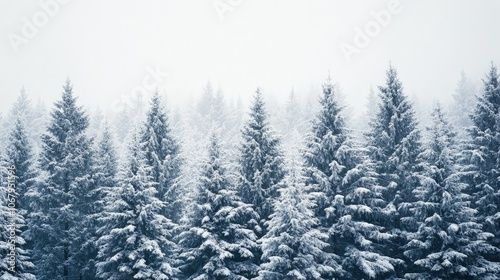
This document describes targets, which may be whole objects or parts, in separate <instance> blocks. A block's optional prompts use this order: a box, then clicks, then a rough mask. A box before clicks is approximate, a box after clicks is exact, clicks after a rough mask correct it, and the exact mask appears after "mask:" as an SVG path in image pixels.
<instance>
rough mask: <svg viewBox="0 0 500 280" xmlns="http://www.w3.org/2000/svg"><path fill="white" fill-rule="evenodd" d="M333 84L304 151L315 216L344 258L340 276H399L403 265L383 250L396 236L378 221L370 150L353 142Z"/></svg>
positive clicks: (328, 87)
mask: <svg viewBox="0 0 500 280" xmlns="http://www.w3.org/2000/svg"><path fill="white" fill-rule="evenodd" d="M335 95H336V91H335V87H334V86H333V85H332V83H331V81H330V79H328V81H327V82H326V83H325V84H324V85H323V96H322V98H321V100H320V105H321V109H320V111H319V113H318V114H317V117H316V119H315V120H314V123H313V130H312V133H311V135H310V136H309V138H308V141H307V144H306V145H307V149H306V150H305V152H304V158H305V163H306V169H305V175H306V178H307V184H308V187H309V192H311V193H312V194H313V195H314V197H315V201H316V203H317V206H316V207H315V216H316V217H317V218H319V220H320V222H321V223H320V225H321V228H322V230H323V231H324V232H328V233H329V234H330V236H329V247H330V249H329V250H330V251H332V252H334V253H335V254H337V256H338V257H341V258H342V260H343V261H342V265H343V269H339V270H338V271H336V275H338V276H343V277H351V278H358V277H359V278H362V277H366V276H368V277H381V276H383V275H387V273H390V272H392V271H394V266H393V264H396V263H399V262H400V260H396V259H392V258H390V257H387V256H384V255H383V254H382V253H381V252H380V250H379V249H378V248H379V246H380V244H381V242H382V241H384V240H387V239H388V237H390V236H389V235H387V234H382V233H383V232H384V228H383V227H381V226H379V225H377V224H376V223H375V224H374V222H376V221H377V219H379V218H381V216H382V215H381V210H380V207H381V204H383V201H382V200H381V195H380V192H378V191H377V189H376V185H375V178H374V177H375V174H373V172H371V171H370V169H371V165H370V163H369V162H368V161H366V159H364V156H363V153H364V151H363V150H362V149H360V148H359V147H357V145H356V144H355V143H354V142H353V141H352V140H351V139H350V138H351V136H350V135H349V133H350V132H349V131H348V129H347V128H346V124H345V121H344V118H343V116H342V107H341V106H340V105H339V104H338V98H336V97H335Z"/></svg>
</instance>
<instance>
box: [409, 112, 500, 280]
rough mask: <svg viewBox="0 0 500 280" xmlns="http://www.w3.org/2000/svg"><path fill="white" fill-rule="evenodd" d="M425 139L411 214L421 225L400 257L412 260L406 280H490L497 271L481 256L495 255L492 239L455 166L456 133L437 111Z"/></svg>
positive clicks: (495, 264) (496, 250) (495, 250)
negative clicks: (421, 171)
mask: <svg viewBox="0 0 500 280" xmlns="http://www.w3.org/2000/svg"><path fill="white" fill-rule="evenodd" d="M431 116H432V126H431V127H428V128H427V129H428V131H429V134H430V139H429V141H428V143H427V145H426V148H425V150H424V152H423V153H422V154H421V155H420V157H421V158H423V159H424V160H425V175H426V179H425V180H421V185H420V186H419V187H417V188H416V189H415V190H414V193H415V194H416V197H417V198H418V200H417V201H416V202H415V203H414V206H413V207H414V214H415V215H418V216H420V217H421V219H422V220H423V223H421V224H420V225H419V228H418V230H417V231H416V232H414V233H412V234H410V235H409V240H408V243H407V244H406V245H405V246H404V254H405V256H407V257H408V258H409V259H410V260H411V262H412V263H411V265H409V267H408V269H407V271H408V272H407V273H406V274H405V278H406V279H494V277H495V275H498V273H499V270H498V269H499V268H500V266H499V265H498V263H492V262H490V261H488V260H486V259H485V258H484V257H483V256H482V254H484V253H493V252H496V253H498V249H495V248H494V247H492V246H491V245H489V244H488V243H487V240H488V239H489V238H491V234H488V233H485V232H484V231H483V230H482V225H481V224H479V223H477V221H476V219H475V216H476V214H477V212H476V211H475V210H474V209H472V208H471V207H470V204H471V201H470V199H471V197H470V196H469V195H467V194H465V193H464V190H465V188H466V185H465V184H464V183H463V182H462V181H461V180H460V178H461V174H460V171H459V166H458V165H457V154H458V153H457V149H458V146H457V141H456V133H455V132H454V129H453V127H452V126H451V125H450V124H449V122H448V120H447V119H446V116H445V115H444V113H443V111H442V109H441V107H440V106H439V105H438V106H437V107H436V108H435V109H434V111H433V112H432V115H431Z"/></svg>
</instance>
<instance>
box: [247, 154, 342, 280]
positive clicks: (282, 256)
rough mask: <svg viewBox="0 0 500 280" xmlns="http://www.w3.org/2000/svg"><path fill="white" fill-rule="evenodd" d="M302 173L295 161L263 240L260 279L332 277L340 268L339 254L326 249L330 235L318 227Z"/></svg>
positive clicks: (275, 204) (311, 198)
mask: <svg viewBox="0 0 500 280" xmlns="http://www.w3.org/2000/svg"><path fill="white" fill-rule="evenodd" d="M301 173H302V170H301V165H300V164H299V163H298V162H295V163H294V166H293V167H292V170H291V171H289V172H288V175H287V176H286V178H285V180H284V184H283V185H284V186H283V188H281V189H280V190H279V192H280V197H279V199H278V200H276V201H275V203H274V212H273V214H271V216H270V218H271V219H270V220H269V221H268V222H267V223H266V225H267V233H266V235H265V236H264V237H263V238H262V240H261V243H262V251H263V254H262V261H263V263H262V264H261V270H260V272H259V277H258V278H257V279H269V280H271V279H276V280H278V279H290V280H291V279H332V277H333V276H334V275H335V273H337V272H338V271H339V270H340V265H339V264H338V262H337V261H336V260H335V258H336V256H334V255H333V254H331V253H327V252H326V251H325V248H327V247H328V235H327V234H325V233H323V232H321V231H320V230H319V229H318V228H317V224H318V223H319V221H318V219H317V218H315V217H314V212H313V211H312V208H313V207H314V206H315V205H314V201H313V197H312V196H311V195H308V194H307V193H306V192H305V184H304V178H303V177H302V175H301Z"/></svg>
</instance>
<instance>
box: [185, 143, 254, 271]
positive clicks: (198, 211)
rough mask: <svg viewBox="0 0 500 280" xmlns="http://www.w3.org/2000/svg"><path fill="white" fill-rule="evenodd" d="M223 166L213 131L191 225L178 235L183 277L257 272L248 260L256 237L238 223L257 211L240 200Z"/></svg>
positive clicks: (218, 145) (250, 257)
mask: <svg viewBox="0 0 500 280" xmlns="http://www.w3.org/2000/svg"><path fill="white" fill-rule="evenodd" d="M224 165H225V162H224V157H223V156H222V152H221V148H220V144H219V139H218V137H216V135H215V134H213V135H212V137H211V141H210V148H209V159H208V161H207V162H206V164H205V166H204V168H203V172H202V177H201V179H200V183H199V186H198V194H197V199H196V202H195V207H194V209H193V213H191V220H192V222H191V228H190V229H189V230H188V231H186V232H184V233H182V234H181V235H180V240H181V242H180V243H181V245H183V246H184V248H185V249H184V252H183V253H182V254H181V258H182V260H183V261H184V264H183V265H182V266H181V268H182V271H183V272H184V276H185V278H183V279H247V278H246V277H247V276H252V275H256V271H258V267H257V266H256V265H255V264H253V263H252V262H250V261H249V260H251V259H252V257H253V256H254V255H253V252H255V251H256V250H257V247H258V245H257V243H256V238H257V237H256V235H255V234H254V232H253V231H251V230H249V229H247V228H245V227H244V226H243V225H244V223H242V222H245V220H246V219H248V217H252V216H253V218H254V219H256V216H257V214H256V213H255V212H254V210H253V209H252V206H251V205H248V204H244V203H242V202H241V201H240V199H239V197H238V196H237V194H236V192H235V191H234V189H233V186H231V181H230V178H229V174H227V171H226V168H225V166H224Z"/></svg>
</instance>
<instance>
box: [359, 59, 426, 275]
mask: <svg viewBox="0 0 500 280" xmlns="http://www.w3.org/2000/svg"><path fill="white" fill-rule="evenodd" d="M379 90H380V99H381V103H380V105H379V110H378V113H377V115H376V116H375V118H374V119H373V120H372V123H371V127H372V129H371V131H370V132H369V133H368V134H367V140H368V148H369V157H370V160H371V161H372V162H373V166H374V170H375V172H377V173H378V175H377V180H378V185H380V186H382V187H383V189H382V190H381V192H382V195H383V199H384V201H385V202H386V206H385V207H384V209H383V211H384V214H385V217H384V219H382V220H381V223H380V225H381V226H383V227H385V228H386V229H387V230H389V231H390V233H391V234H393V236H394V237H395V238H393V239H392V241H391V242H388V243H387V244H386V245H385V246H386V247H385V248H384V254H385V255H387V256H390V257H393V258H397V259H404V256H403V255H402V250H400V247H401V246H402V245H404V243H405V240H406V234H407V232H408V231H413V230H415V228H416V227H418V221H417V220H416V217H415V216H414V215H413V214H412V212H411V209H410V208H411V205H412V202H414V200H415V198H414V195H413V192H412V191H413V189H414V188H415V187H416V186H417V185H418V181H419V178H420V176H419V173H418V172H417V171H418V170H417V167H418V163H419V159H418V155H419V154H420V153H421V143H420V142H421V138H420V131H419V129H418V128H417V124H418V123H417V120H416V117H415V112H414V110H413V108H412V104H411V102H410V101H409V100H408V97H407V96H406V95H405V94H404V93H403V86H402V84H401V82H400V81H399V78H398V75H397V71H396V69H395V68H393V67H392V66H390V67H389V70H388V71H387V78H386V84H385V85H384V86H380V87H379ZM396 272H397V273H398V275H400V274H401V273H402V270H400V269H396Z"/></svg>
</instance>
